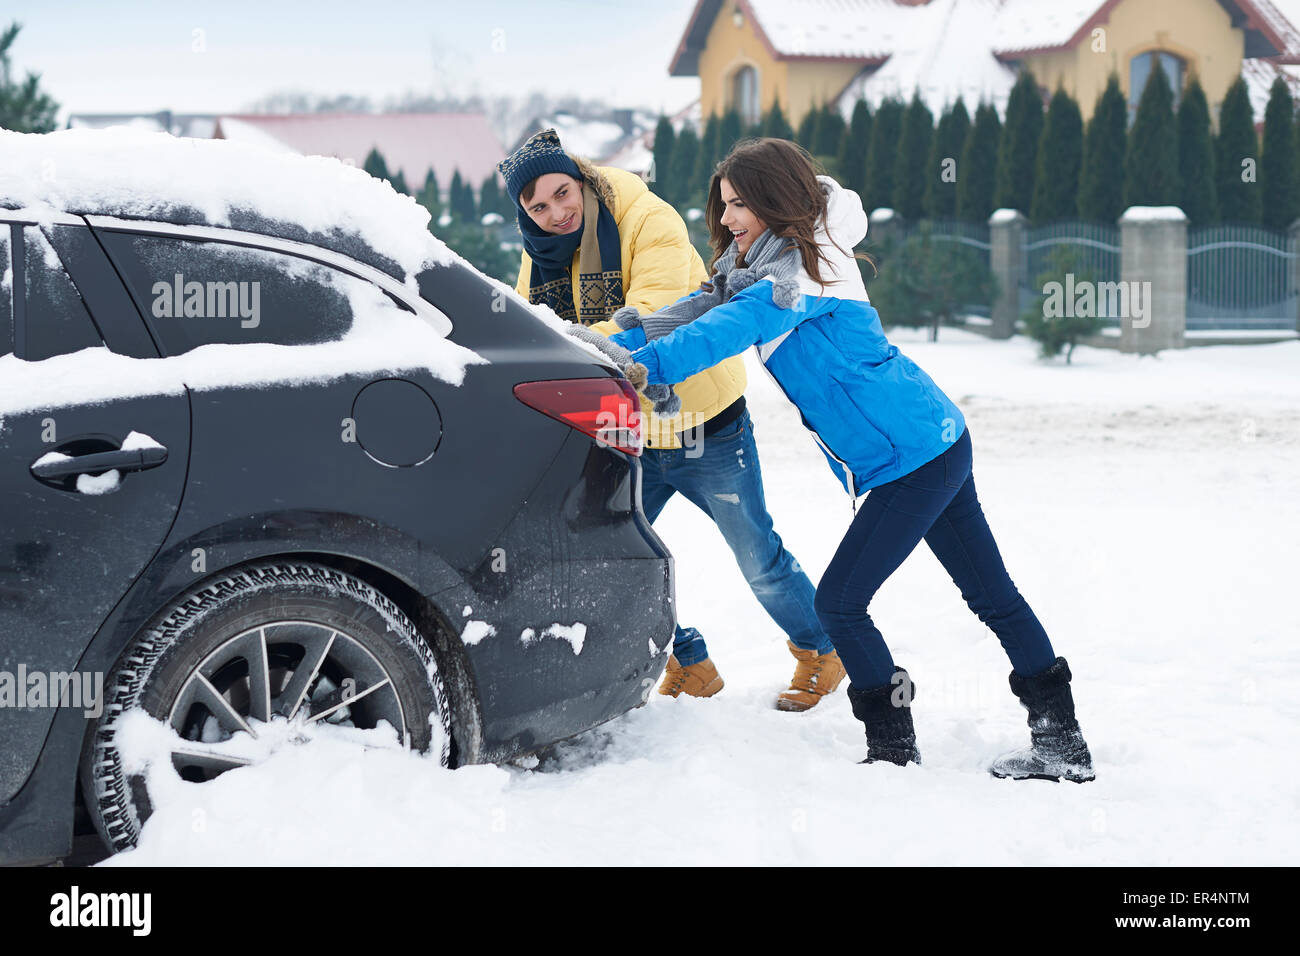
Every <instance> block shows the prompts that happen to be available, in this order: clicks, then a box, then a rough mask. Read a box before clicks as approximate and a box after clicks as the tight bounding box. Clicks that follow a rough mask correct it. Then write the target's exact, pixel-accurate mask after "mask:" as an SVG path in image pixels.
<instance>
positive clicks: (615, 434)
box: [515, 378, 641, 455]
mask: <svg viewBox="0 0 1300 956" xmlns="http://www.w3.org/2000/svg"><path fill="white" fill-rule="evenodd" d="M515 398H517V399H519V400H520V401H521V402H523V403H524V404H525V405H527V406H528V407H529V408H535V409H537V410H538V411H539V412H541V413H542V414H543V415H549V416H550V417H551V418H554V419H555V420H556V421H561V422H564V424H566V425H569V426H571V427H573V428H576V429H577V430H578V431H580V432H582V433H583V434H584V435H590V436H591V437H592V438H594V439H596V441H598V442H600V443H601V444H602V445H608V446H609V447H611V448H617V449H618V450H619V451H624V452H627V453H628V454H629V455H640V454H641V401H640V399H638V398H637V394H636V389H634V388H633V387H632V383H631V382H629V381H628V380H627V379H625V378H563V379H553V380H551V381H547V382H520V383H519V384H518V385H516V386H515Z"/></svg>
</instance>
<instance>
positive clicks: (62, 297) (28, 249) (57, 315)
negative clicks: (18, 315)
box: [15, 226, 104, 362]
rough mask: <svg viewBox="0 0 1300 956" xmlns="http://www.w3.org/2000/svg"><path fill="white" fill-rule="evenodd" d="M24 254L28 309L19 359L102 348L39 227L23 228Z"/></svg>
mask: <svg viewBox="0 0 1300 956" xmlns="http://www.w3.org/2000/svg"><path fill="white" fill-rule="evenodd" d="M23 250H24V252H23V263H24V268H23V281H24V283H25V285H26V289H27V308H26V317H25V319H24V321H23V334H22V335H21V336H15V346H16V348H15V351H16V352H17V354H18V357H19V358H23V359H27V361H29V362H39V361H41V360H42V359H47V358H52V357H53V356H55V355H66V354H68V353H70V352H79V351H81V350H82V349H88V348H95V347H98V346H102V345H103V344H104V340H103V339H101V338H100V336H99V330H98V329H96V328H95V323H94V321H93V320H92V319H91V317H90V312H88V311H87V310H86V303H84V302H82V301H81V294H80V293H79V292H77V287H76V286H75V285H73V284H72V279H71V278H70V277H69V276H68V273H67V272H66V271H64V268H63V263H62V261H61V260H60V259H59V254H58V253H57V252H55V251H54V247H53V246H52V245H50V242H49V240H48V239H46V238H45V235H44V234H43V233H42V232H41V230H40V227H39V226H26V227H24V228H23Z"/></svg>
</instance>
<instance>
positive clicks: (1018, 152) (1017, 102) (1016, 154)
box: [993, 70, 1043, 214]
mask: <svg viewBox="0 0 1300 956" xmlns="http://www.w3.org/2000/svg"><path fill="white" fill-rule="evenodd" d="M1042 135H1043V99H1042V97H1041V96H1040V95H1039V93H1038V84H1037V83H1036V82H1035V81H1034V77H1033V74H1031V73H1030V72H1029V71H1028V70H1021V71H1020V75H1019V76H1018V77H1017V78H1016V83H1015V86H1013V87H1012V88H1011V96H1010V97H1009V98H1008V99H1007V123H1006V125H1005V126H1003V127H1002V139H1001V141H1000V142H999V143H998V169H997V188H996V190H995V191H994V194H993V202H994V205H995V206H996V208H998V209H1018V210H1020V211H1021V212H1022V213H1026V214H1028V212H1029V209H1030V207H1031V206H1032V205H1033V198H1034V170H1035V168H1036V167H1037V165H1038V141H1039V139H1040V138H1041V137H1042Z"/></svg>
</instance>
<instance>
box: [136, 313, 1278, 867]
mask: <svg viewBox="0 0 1300 956" xmlns="http://www.w3.org/2000/svg"><path fill="white" fill-rule="evenodd" d="M892 338H893V340H894V341H895V342H896V343H898V344H899V345H900V346H901V347H902V348H903V349H904V350H905V351H906V352H907V353H908V354H909V355H911V356H912V357H913V358H915V359H916V360H917V361H918V362H919V363H920V364H921V366H922V367H924V368H925V369H926V370H927V371H928V372H930V374H931V375H932V376H933V377H934V378H935V380H936V381H937V382H938V383H939V384H940V386H941V387H943V388H944V389H945V390H946V391H947V392H948V393H949V394H950V395H951V396H952V397H953V398H954V399H955V400H956V401H958V403H959V404H960V405H961V407H962V409H963V411H964V412H965V414H966V417H967V419H968V422H969V425H970V429H971V436H972V439H973V441H974V447H975V475H976V482H977V484H978V487H979V490H980V497H981V500H982V501H983V503H984V507H985V510H986V512H987V513H988V516H989V519H990V522H991V524H992V527H993V530H994V533H995V534H996V535H997V538H998V542H999V545H1000V547H1001V549H1002V552H1003V555H1004V557H1005V559H1006V561H1007V565H1008V567H1009V568H1010V570H1011V574H1012V576H1013V577H1014V578H1015V580H1016V582H1017V584H1018V585H1019V586H1020V589H1021V591H1022V592H1023V593H1024V594H1025V596H1026V597H1027V598H1028V600H1029V602H1030V603H1031V604H1032V605H1033V607H1034V609H1035V610H1036V611H1037V612H1038V614H1039V616H1040V617H1041V618H1042V620H1043V621H1044V623H1045V625H1046V627H1047V630H1048V633H1049V634H1050V635H1051V636H1052V639H1053V642H1054V644H1055V646H1056V649H1057V652H1058V653H1060V654H1062V655H1064V656H1065V657H1067V658H1068V659H1069V661H1070V666H1071V669H1072V670H1073V671H1074V674H1075V681H1074V688H1075V699H1076V701H1077V704H1078V710H1079V716H1080V720H1081V723H1082V726H1083V729H1084V732H1085V734H1086V736H1087V739H1088V741H1089V743H1090V745H1091V747H1092V752H1093V754H1094V757H1095V760H1096V767H1097V780H1096V781H1095V782H1094V783H1090V784H1087V785H1084V786H1075V785H1072V784H1065V783H1062V784H1053V783H1047V782H1041V781H1027V782H1021V783H1016V782H1012V781H1006V780H995V779H993V778H991V777H989V776H988V775H987V774H986V773H985V772H984V769H983V768H984V766H985V765H986V763H987V762H988V761H989V760H990V759H991V758H992V757H994V756H995V755H996V754H998V753H1000V752H1002V751H1004V750H1006V749H1010V748H1012V747H1016V746H1019V745H1021V744H1022V743H1023V742H1024V741H1026V740H1027V730H1026V727H1025V721H1024V712H1023V711H1022V710H1021V709H1020V708H1019V706H1018V705H1017V704H1016V702H1015V700H1014V698H1013V697H1012V695H1011V693H1010V691H1009V689H1008V688H1007V672H1008V670H1009V665H1008V663H1007V661H1006V659H1005V657H1004V655H1003V653H1002V651H1001V648H1000V647H999V645H998V643H997V641H996V639H995V638H994V637H993V636H992V634H991V633H989V632H988V631H987V630H986V629H985V628H984V627H983V626H982V625H981V624H980V622H979V621H978V620H977V619H976V618H975V617H974V615H972V614H971V613H970V612H969V611H968V610H967V609H966V607H965V605H964V604H963V603H962V602H961V599H960V597H959V595H958V593H957V590H956V588H955V587H954V586H953V584H952V583H951V581H949V580H948V578H947V576H946V574H945V573H944V571H943V569H942V568H941V567H940V566H939V564H938V562H937V561H935V559H934V558H933V556H931V555H930V553H929V552H928V551H927V550H925V548H924V546H922V548H921V549H920V550H919V551H918V552H916V553H915V554H914V555H913V556H912V557H911V558H910V559H909V560H908V561H907V562H906V563H905V564H904V566H903V567H902V568H901V569H900V571H899V572H898V573H897V574H895V576H894V577H893V578H892V579H891V580H890V581H889V582H888V583H887V584H886V585H885V587H884V588H883V589H882V591H881V592H880V594H879V595H878V597H877V598H876V600H875V602H874V603H873V605H872V613H873V616H874V618H875V620H876V621H877V623H878V624H879V625H880V626H881V629H882V630H883V631H884V633H885V636H886V638H887V639H888V640H889V641H890V643H891V646H892V648H893V650H894V654H895V657H896V658H897V660H898V661H899V662H900V663H902V664H903V665H904V666H906V667H907V668H908V670H909V671H910V672H911V674H912V675H913V677H914V679H915V681H916V686H917V698H916V705H915V709H914V714H915V720H916V725H917V735H918V742H919V745H920V748H921V751H922V754H923V756H924V760H925V763H924V765H923V766H921V767H915V766H911V767H906V768H898V767H893V766H888V765H885V766H882V765H870V766H861V765H859V764H858V763H857V762H856V761H857V760H859V759H861V757H862V756H863V755H864V754H865V746H864V742H863V737H862V729H861V725H860V724H858V723H857V722H856V721H855V720H854V719H853V717H852V715H851V714H850V712H849V707H848V702H847V700H846V698H845V696H844V694H843V691H842V690H841V692H840V693H838V694H836V695H835V696H834V697H833V698H831V699H829V700H828V701H827V702H825V703H824V704H823V705H822V706H820V707H818V708H817V709H815V710H813V711H811V712H809V713H806V714H786V713H781V712H778V711H776V710H774V709H773V708H772V702H773V699H774V697H775V695H776V694H777V692H778V691H779V690H780V689H781V688H782V687H783V686H784V684H785V682H786V680H787V679H788V678H789V676H790V673H791V670H792V660H791V658H790V657H789V655H788V653H787V651H786V648H785V644H784V638H783V636H782V635H781V633H780V632H779V631H778V630H777V629H776V627H775V626H774V625H773V624H772V622H771V621H770V620H769V619H768V618H767V617H766V616H765V614H764V613H763V611H762V609H761V608H760V607H759V605H758V604H757V602H756V601H755V600H754V599H753V597H752V596H751V595H750V594H749V593H748V590H747V588H746V586H745V584H744V581H743V579H742V578H741V576H740V573H739V571H737V570H736V567H735V564H734V562H733V561H732V560H731V558H730V555H729V552H728V551H727V549H726V546H725V544H724V543H723V541H722V539H721V537H720V536H719V534H718V533H717V531H716V530H715V529H714V528H713V527H712V525H711V524H709V523H708V522H707V521H705V520H703V519H702V517H701V516H700V515H699V514H698V512H696V511H695V510H694V508H693V507H692V506H691V505H690V504H689V503H688V502H686V501H684V500H681V499H677V500H675V501H674V502H672V503H670V505H669V506H668V508H667V510H666V511H665V512H664V514H663V516H662V518H661V519H660V522H659V526H658V527H659V530H660V533H661V534H662V535H663V537H664V538H665V540H666V541H667V542H668V544H669V546H670V547H671V548H672V549H673V552H674V554H675V555H676V556H677V562H678V564H677V571H678V582H679V594H678V601H679V607H680V616H681V619H682V621H683V622H684V623H686V624H690V625H694V626H696V627H698V628H700V629H701V630H702V631H703V632H704V634H705V636H706V638H707V640H708V642H709V646H710V649H711V652H712V656H713V658H714V660H715V662H716V663H717V665H718V668H719V670H720V672H721V673H722V675H723V677H724V678H725V679H726V682H727V685H726V688H725V689H724V690H723V691H722V693H721V694H719V695H718V696H716V697H714V698H712V699H709V700H694V699H689V698H682V699H679V700H676V701H673V700H669V699H666V698H661V697H659V696H658V695H654V696H652V698H651V700H650V703H649V705H648V706H646V707H645V708H642V709H641V710H638V711H635V712H633V713H631V714H628V715H627V716H625V717H623V718H620V719H619V720H616V721H614V722H612V723H610V724H607V725H606V726H604V727H602V728H599V729H597V730H595V731H593V732H591V733H588V734H586V735H584V736H582V737H580V738H578V739H576V740H574V741H571V742H568V743H565V744H563V745H561V746H560V747H559V748H558V751H557V753H556V754H555V756H554V757H552V758H550V759H548V760H544V761H543V762H542V763H541V764H540V765H539V766H538V767H537V768H536V769H532V770H528V769H523V768H519V767H504V768H503V767H468V768H464V769H462V770H458V771H455V772H449V771H445V770H442V769H440V768H439V767H438V766H437V765H436V762H435V761H434V760H431V759H429V758H421V757H418V756H413V755H409V754H406V753H403V752H399V751H391V750H383V749H363V748H362V747H361V746H359V745H358V743H357V742H356V740H355V738H350V737H349V736H348V735H347V734H346V733H342V732H340V733H339V734H336V735H330V736H328V737H326V738H324V739H318V740H317V741H315V742H314V743H312V744H311V745H309V746H298V747H292V746H291V747H287V748H285V749H282V750H280V751H278V752H277V753H276V754H275V755H274V756H272V757H271V758H270V759H268V760H267V761H266V762H265V763H263V764H261V765H259V766H256V767H252V768H248V769H241V770H237V771H234V772H231V773H228V774H226V775H224V776H223V777H221V778H219V779H218V780H216V781H214V782H212V783H209V784H205V785H202V786H194V785H190V784H180V783H179V782H178V783H177V785H176V786H175V787H173V788H171V792H169V793H167V794H165V795H164V799H163V801H162V804H163V805H162V806H161V808H160V809H159V811H158V812H157V813H156V815H155V816H154V817H153V818H152V819H151V820H150V821H149V823H148V824H147V825H146V826H145V829H144V833H143V837H142V840H141V844H140V847H139V848H138V849H137V850H135V851H134V852H132V853H129V854H125V855H122V856H119V857H116V858H114V859H113V860H111V861H110V862H111V863H113V864H121V865H129V864H136V863H138V864H174V863H188V864H212V863H321V864H340V863H372V862H373V863H402V864H416V863H444V864H446V863H473V864H494V863H512V864H533V863H537V864H567V863H574V864H608V863H611V862H614V863H620V864H636V863H646V864H672V863H686V864H692V863H740V864H746V863H767V864H782V863H785V864H805V863H839V864H853V863H858V864H883V863H901V864H927V863H942V864H954V863H955V864H975V863H985V864H1066V865H1129V864H1133V865H1165V864H1284V863H1291V862H1294V859H1295V856H1296V852H1297V849H1300V846H1298V844H1300V841H1298V840H1297V835H1298V833H1300V824H1298V823H1297V819H1300V814H1298V812H1297V811H1300V786H1297V782H1298V778H1300V773H1298V772H1297V769H1296V760H1295V754H1296V743H1295V742H1296V739H1297V733H1298V732H1300V623H1298V622H1300V613H1298V612H1297V610H1296V607H1295V594H1296V592H1295V591H1292V590H1291V587H1294V586H1295V582H1296V580H1297V574H1298V573H1300V544H1297V537H1298V536H1300V342H1288V343H1284V344H1280V345H1266V346H1252V347H1216V348H1200V349H1189V350H1187V351H1185V352H1177V353H1172V352H1171V353H1165V354H1163V355H1162V356H1160V357H1159V358H1154V359H1152V358H1145V359H1137V358H1134V357H1130V356H1124V355H1120V354H1118V353H1115V352H1109V351H1103V350H1095V349H1088V348H1080V349H1079V350H1077V351H1076V353H1075V364H1074V365H1073V366H1072V367H1065V366H1064V365H1060V364H1045V363H1041V362H1039V361H1038V360H1036V359H1035V355H1034V351H1033V346H1032V344H1031V343H1029V342H1027V341H1026V340H1024V339H1015V340H1012V341H1010V342H991V341H988V340H985V339H982V338H980V337H978V336H975V335H973V334H969V333H963V332H960V331H949V330H945V331H944V332H943V337H942V340H941V341H940V342H939V343H937V344H929V343H926V342H923V341H921V339H920V336H919V335H917V334H915V333H911V332H896V333H895V334H894V335H893V336H892ZM747 361H749V362H750V383H751V384H750V387H749V391H748V396H749V401H750V405H751V408H752V410H753V414H754V418H755V423H756V424H755V430H756V435H757V440H758V444H759V450H760V453H761V458H762V465H763V471H764V477H765V482H766V488H767V496H768V501H769V504H770V506H771V509H772V512H773V514H774V516H775V520H776V526H777V529H778V531H779V532H780V533H781V534H782V536H783V537H784V538H785V540H786V543H787V545H788V546H789V547H790V548H791V550H792V551H793V552H794V554H795V555H796V556H797V557H798V558H799V560H800V562H801V563H803V564H804V565H805V567H806V568H807V569H808V571H809V573H810V575H811V576H812V577H813V578H814V580H816V578H817V577H818V575H819V574H820V572H821V569H822V568H824V567H825V565H826V563H827V561H828V559H829V558H830V556H831V554H832V552H833V551H834V549H835V546H836V545H837V543H838V541H839V539H840V536H841V534H842V533H843V531H844V529H845V528H846V527H847V525H848V522H849V520H850V518H851V512H850V506H849V501H848V497H847V496H846V495H845V494H844V492H843V491H842V490H841V489H840V488H839V486H838V485H837V483H836V481H835V478H834V476H833V475H832V474H831V472H830V471H829V469H827V467H826V465H825V464H824V460H823V459H822V456H821V455H820V454H819V453H818V451H817V450H816V447H815V446H814V445H813V443H812V441H811V439H810V438H808V437H807V436H806V434H805V433H804V432H803V430H802V429H801V427H800V426H799V422H798V418H797V416H796V414H795V413H794V411H793V410H792V409H790V408H789V407H788V406H786V405H785V403H784V399H783V398H781V397H780V396H779V395H778V394H777V393H776V392H775V391H774V389H775V386H773V385H772V384H771V383H770V381H769V380H768V379H767V377H766V376H765V375H764V374H763V373H762V371H761V370H760V369H758V368H757V366H755V365H754V364H753V362H752V361H751V360H750V359H747ZM704 582H707V584H708V587H707V589H706V588H704V587H701V586H699V584H700V583H704ZM1288 595H1290V596H1289V597H1288Z"/></svg>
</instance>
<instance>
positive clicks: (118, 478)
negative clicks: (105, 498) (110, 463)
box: [77, 468, 122, 495]
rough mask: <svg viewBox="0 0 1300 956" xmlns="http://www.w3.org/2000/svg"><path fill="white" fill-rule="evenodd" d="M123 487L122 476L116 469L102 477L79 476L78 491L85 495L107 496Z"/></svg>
mask: <svg viewBox="0 0 1300 956" xmlns="http://www.w3.org/2000/svg"><path fill="white" fill-rule="evenodd" d="M121 486H122V475H121V473H120V472H119V471H118V470H117V469H116V468H114V469H113V470H112V471H106V472H104V473H103V474H102V475H84V474H83V475H78V476H77V491H79V492H80V493H81V494H83V495H107V494H109V493H111V492H114V491H117V489H118V488H120V487H121Z"/></svg>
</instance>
